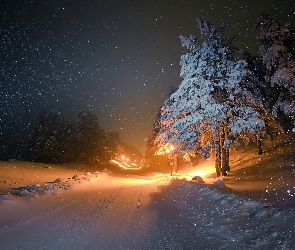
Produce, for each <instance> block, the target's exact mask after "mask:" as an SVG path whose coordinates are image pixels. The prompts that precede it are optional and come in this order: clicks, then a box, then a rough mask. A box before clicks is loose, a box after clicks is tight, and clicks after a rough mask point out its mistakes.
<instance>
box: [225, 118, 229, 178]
mask: <svg viewBox="0 0 295 250" xmlns="http://www.w3.org/2000/svg"><path fill="white" fill-rule="evenodd" d="M224 135H225V138H228V124H227V123H225V126H224ZM225 171H226V174H228V172H229V171H230V165H229V148H226V149H225Z"/></svg>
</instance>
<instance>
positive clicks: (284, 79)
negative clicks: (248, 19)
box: [256, 13, 295, 130]
mask: <svg viewBox="0 0 295 250" xmlns="http://www.w3.org/2000/svg"><path fill="white" fill-rule="evenodd" d="M256 26H257V27H258V28H260V36H259V38H260V41H261V42H262V45H261V46H260V48H259V54H260V57H261V59H262V62H263V65H264V67H265V70H266V74H265V81H266V82H267V83H268V84H270V85H271V87H272V88H273V91H274V92H275V93H276V96H275V97H274V100H273V108H272V113H273V115H274V117H276V119H277V120H278V121H279V122H280V123H281V124H282V125H283V127H284V129H285V130H290V129H291V128H292V127H294V122H295V26H294V25H293V24H292V23H286V24H282V23H281V22H279V21H277V20H274V19H273V18H271V17H270V16H269V15H268V14H266V13H262V15H261V16H260V18H259V19H258V20H257V22H256Z"/></svg>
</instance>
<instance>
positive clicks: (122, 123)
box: [0, 0, 295, 152]
mask: <svg viewBox="0 0 295 250" xmlns="http://www.w3.org/2000/svg"><path fill="white" fill-rule="evenodd" d="M1 5H2V7H1V10H0V16H1V27H0V41H1V52H0V55H1V62H0V85H1V86H0V87H1V96H0V97H1V99H0V104H1V110H2V112H1V115H0V119H1V120H0V122H1V130H0V133H1V137H2V141H1V142H0V143H1V147H3V145H5V143H7V141H14V140H23V141H25V140H26V136H27V135H28V134H30V133H31V131H32V128H33V127H34V124H35V122H36V118H37V117H38V115H39V114H40V112H41V111H42V109H44V108H49V109H53V110H56V111H59V112H61V114H62V115H64V116H66V118H68V119H72V120H75V119H76V118H77V114H78V113H79V112H80V111H82V110H89V111H91V112H93V113H94V114H96V115H97V116H98V120H99V123H100V125H101V127H103V128H105V129H106V130H113V131H118V132H119V133H120V136H121V139H122V140H123V141H125V142H127V143H129V144H131V145H133V146H135V147H137V148H139V149H140V150H141V151H142V152H143V151H144V150H145V142H144V139H145V138H147V137H148V136H149V135H150V134H151V130H152V127H151V126H152V123H153V122H154V119H155V115H156V112H157V109H158V107H159V106H161V105H163V103H164V100H165V99H166V97H167V94H168V92H169V89H170V86H171V85H173V86H175V87H177V86H178V85H179V84H180V83H181V78H180V77H179V72H180V66H179V60H180V56H181V55H182V54H184V53H185V50H184V48H182V47H181V44H180V39H179V35H185V36H189V34H194V35H199V34H198V33H197V25H196V18H197V17H203V18H204V19H206V20H210V21H211V22H212V23H213V25H215V26H219V25H221V24H222V23H223V22H227V23H228V26H227V30H226V34H227V35H228V36H229V37H230V36H237V37H238V42H237V46H238V47H239V48H240V49H241V51H243V50H246V49H247V50H248V51H250V52H251V53H257V49H258V46H259V43H258V39H257V38H256V37H257V35H258V32H257V31H256V30H255V29H254V22H255V20H256V19H257V18H258V16H259V13H260V12H261V11H265V12H267V13H269V14H270V15H271V16H272V17H274V18H277V19H279V20H281V21H283V22H288V21H289V22H293V23H295V8H294V2H293V1H292V0H282V1H276V0H262V1H252V0H246V1H218V0H215V1H190V0H183V1H178V0H175V1H164V0H160V1H159V0H157V1H156V0H142V1H133V0H130V1H125V0H116V1H112V0H110V1H106V0H102V1H78V0H72V1H71V0H64V1H61V0H59V1H57V0H51V1H48V0H47V1H45V0H38V1H37V0H31V1H22V0H7V1H4V3H3V4H2V3H1Z"/></svg>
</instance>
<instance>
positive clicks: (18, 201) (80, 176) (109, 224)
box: [0, 136, 295, 250]
mask: <svg viewBox="0 0 295 250" xmlns="http://www.w3.org/2000/svg"><path fill="white" fill-rule="evenodd" d="M264 151H265V152H264V154H263V155H262V156H257V155H256V154H255V153H254V149H253V148H251V147H247V148H244V149H243V150H236V151H233V152H231V170H232V171H231V172H230V173H229V175H228V176H226V177H224V178H221V179H216V178H215V175H214V174H213V173H214V171H215V170H214V165H213V162H212V161H202V162H199V163H198V164H197V165H194V166H189V165H187V166H185V167H181V168H180V170H179V172H178V173H174V174H173V176H170V175H169V174H161V173H146V172H145V171H144V170H136V169H129V170H128V169H121V168H119V166H118V165H116V164H114V163H109V164H105V165H100V166H97V167H88V166H84V165H48V164H37V163H28V162H17V161H9V162H1V163H0V193H1V195H2V196H1V197H0V249H1V250H2V249H3V250H6V249H295V213H294V208H295V201H294V191H295V181H294V177H295V175H294V139H293V138H292V137H291V138H287V137H283V136H282V137H280V140H277V141H275V142H267V143H265V144H264ZM167 172H169V171H167ZM191 179H193V180H191Z"/></svg>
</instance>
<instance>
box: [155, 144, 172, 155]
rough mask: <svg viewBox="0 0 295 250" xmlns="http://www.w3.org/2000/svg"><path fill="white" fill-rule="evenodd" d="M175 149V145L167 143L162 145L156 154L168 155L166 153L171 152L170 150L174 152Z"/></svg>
mask: <svg viewBox="0 0 295 250" xmlns="http://www.w3.org/2000/svg"><path fill="white" fill-rule="evenodd" d="M173 150H174V147H173V145H172V144H170V143H166V144H164V145H162V146H161V147H160V148H159V150H158V151H157V152H156V153H155V154H156V155H166V154H169V153H170V152H172V151H173Z"/></svg>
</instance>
